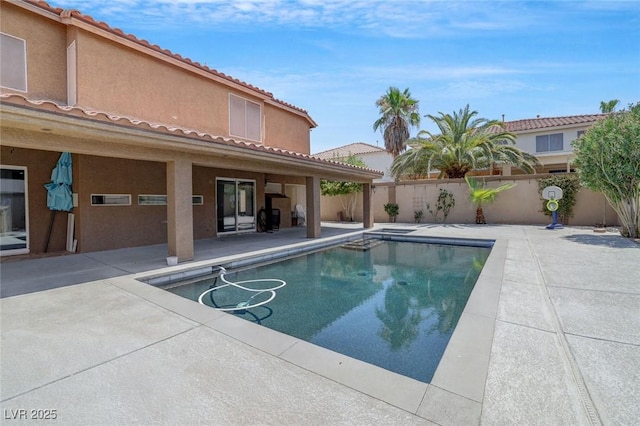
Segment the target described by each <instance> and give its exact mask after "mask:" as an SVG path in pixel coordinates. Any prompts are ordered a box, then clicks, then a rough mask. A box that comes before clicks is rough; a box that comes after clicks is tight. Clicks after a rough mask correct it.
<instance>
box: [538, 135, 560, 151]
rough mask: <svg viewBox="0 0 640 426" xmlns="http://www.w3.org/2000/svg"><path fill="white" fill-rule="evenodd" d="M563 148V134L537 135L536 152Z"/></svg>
mask: <svg viewBox="0 0 640 426" xmlns="http://www.w3.org/2000/svg"><path fill="white" fill-rule="evenodd" d="M562 150H563V134H562V133H554V134H552V135H539V136H536V152H550V151H562Z"/></svg>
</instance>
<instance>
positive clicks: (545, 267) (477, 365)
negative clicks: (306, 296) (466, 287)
mask: <svg viewBox="0 0 640 426" xmlns="http://www.w3.org/2000/svg"><path fill="white" fill-rule="evenodd" d="M377 227H378V228H390V227H396V228H406V229H414V231H413V234H416V235H426V236H433V237H458V238H477V239H495V240H496V247H495V248H494V250H493V251H492V257H493V260H491V258H490V261H491V262H492V263H490V262H489V261H488V262H487V265H486V267H485V269H484V270H483V272H482V275H481V277H480V280H479V282H478V285H476V289H474V294H472V299H470V301H469V303H468V305H467V309H466V310H465V312H464V313H463V317H461V320H460V323H459V326H458V327H457V328H456V332H455V333H454V336H453V337H452V340H451V342H450V344H449V346H448V348H447V353H445V357H444V358H443V362H441V365H440V366H439V368H438V370H437V371H436V375H435V376H434V380H433V381H432V383H431V384H429V385H427V384H424V383H420V382H417V381H414V380H411V379H407V378H404V377H402V376H398V375H395V374H393V373H389V372H386V371H385V370H382V369H379V368H377V367H372V366H369V365H368V364H364V363H361V362H357V361H355V360H352V359H350V358H347V357H344V356H341V355H338V354H335V353H333V352H330V351H327V350H324V349H321V348H317V347H315V346H313V345H310V344H308V343H305V342H301V341H298V340H296V339H293V338H289V337H288V336H282V335H280V334H278V333H274V332H271V331H270V330H267V329H264V328H262V327H259V326H256V325H254V324H251V323H248V322H246V321H243V320H240V319H238V318H235V317H233V316H231V315H227V314H221V313H219V312H217V311H213V310H211V309H208V308H206V307H203V306H200V305H198V304H196V303H194V302H191V301H188V300H186V299H182V298H180V297H178V296H175V295H172V294H170V293H168V292H164V291H162V290H160V289H157V288H155V287H152V286H149V285H146V284H143V283H141V282H139V281H136V280H135V277H141V276H145V275H149V274H155V273H156V271H157V270H158V269H163V270H165V271H168V270H173V271H178V270H181V269H183V268H186V267H197V266H198V265H203V264H210V263H212V260H213V259H217V260H215V261H214V262H213V263H215V262H217V261H220V259H222V258H225V259H229V258H231V257H233V256H236V255H242V254H244V253H247V252H254V251H258V252H259V253H261V254H264V253H269V252H271V251H273V250H276V249H278V248H279V247H281V246H285V245H292V244H293V245H295V246H297V247H299V246H300V245H306V244H313V243H315V242H316V241H314V240H307V239H306V238H304V229H302V228H300V229H286V230H282V231H280V232H278V233H273V234H251V235H242V236H238V237H229V238H223V239H216V240H204V241H198V242H196V259H195V261H194V262H188V263H184V264H181V265H178V266H177V267H171V268H169V267H167V266H166V261H165V258H166V246H162V245H161V246H151V247H143V248H134V249H125V250H115V251H109V252H100V253H87V254H77V255H68V256H59V257H49V258H43V259H33V260H22V261H3V263H2V264H1V266H0V268H1V269H0V274H1V275H0V279H1V285H2V289H1V290H2V295H3V299H1V300H0V310H1V312H0V315H1V320H2V323H1V326H0V327H1V332H2V347H1V348H0V349H1V358H0V399H1V401H0V408H1V413H0V414H1V415H2V423H3V424H4V423H5V422H6V423H7V424H11V423H14V422H15V423H26V422H25V421H24V420H18V418H20V417H23V416H24V417H26V419H32V415H36V416H37V415H42V416H44V415H46V414H49V415H51V412H50V411H49V412H48V413H47V412H46V410H56V411H55V416H56V417H57V419H56V422H57V423H59V424H83V425H86V424H301V423H305V424H374V423H375V424H443V425H445V424H451V425H454V424H456V425H457V424H478V423H481V424H599V423H603V424H634V423H637V421H638V419H639V418H640V406H639V405H638V404H637V401H638V398H640V245H639V244H637V243H635V242H633V241H630V240H628V239H624V238H622V237H620V236H619V235H618V234H616V233H611V232H609V233H605V234H596V233H594V232H593V231H592V230H591V229H586V228H585V229H580V228H571V227H569V228H565V229H557V230H553V231H550V230H546V229H544V227H542V226H537V227H536V226H517V225H502V226H468V225H413V224H394V225H390V224H380V225H378V226H377ZM360 230H361V229H360ZM322 231H323V236H331V237H332V238H340V237H341V236H344V235H347V234H348V233H350V232H353V231H357V229H356V227H354V226H352V225H338V224H323V229H322ZM52 287H58V288H52ZM479 287H482V291H478V292H476V290H477V289H478V288H479ZM25 290H26V291H27V292H29V291H33V292H31V293H28V294H21V295H15V296H12V295H14V294H18V293H20V292H24V291H25ZM9 296H11V297H9ZM21 410H26V411H21ZM31 410H35V411H33V412H32V411H31ZM37 410H40V411H37ZM14 418H15V419H16V420H11V419H14ZM31 421H32V422H34V423H35V422H38V421H39V420H36V419H33V420H31Z"/></svg>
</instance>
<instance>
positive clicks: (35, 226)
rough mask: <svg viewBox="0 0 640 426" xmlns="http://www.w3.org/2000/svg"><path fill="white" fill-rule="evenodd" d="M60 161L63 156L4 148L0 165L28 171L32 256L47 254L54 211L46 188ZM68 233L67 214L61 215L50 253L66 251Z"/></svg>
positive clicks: (56, 224) (54, 228) (55, 226)
mask: <svg viewBox="0 0 640 426" xmlns="http://www.w3.org/2000/svg"><path fill="white" fill-rule="evenodd" d="M59 157H60V153H59V152H58V153H56V152H49V151H34V150H30V149H21V148H13V147H9V146H6V145H3V146H0V159H1V160H0V161H1V163H2V164H3V165H7V166H22V167H25V166H26V167H27V180H28V185H29V186H28V187H27V192H28V206H27V208H28V214H29V221H28V226H29V243H30V249H31V252H32V253H43V252H44V249H45V245H46V242H47V233H48V229H49V221H50V219H51V211H50V210H49V209H48V208H47V191H46V189H45V188H44V186H43V185H44V184H45V183H48V182H50V181H51V170H52V169H53V168H54V167H55V165H56V162H57V161H58V158H59ZM74 159H75V158H74ZM75 176H76V173H74V177H75ZM66 229H67V218H66V214H59V215H57V217H56V221H55V223H54V227H53V230H52V234H51V240H50V242H49V251H50V252H56V251H64V249H65V244H66V232H67V231H66Z"/></svg>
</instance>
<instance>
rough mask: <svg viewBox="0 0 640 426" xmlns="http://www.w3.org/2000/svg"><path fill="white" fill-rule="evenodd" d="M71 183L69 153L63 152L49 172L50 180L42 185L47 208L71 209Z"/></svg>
mask: <svg viewBox="0 0 640 426" xmlns="http://www.w3.org/2000/svg"><path fill="white" fill-rule="evenodd" d="M72 183H73V170H72V167H71V154H70V153H68V152H63V153H62V154H61V155H60V158H59V159H58V163H57V164H56V167H54V169H53V171H52V172H51V182H49V183H47V184H45V185H44V187H45V188H46V189H47V207H49V210H54V211H65V212H70V211H71V210H72V209H73V196H72V195H71V184H72Z"/></svg>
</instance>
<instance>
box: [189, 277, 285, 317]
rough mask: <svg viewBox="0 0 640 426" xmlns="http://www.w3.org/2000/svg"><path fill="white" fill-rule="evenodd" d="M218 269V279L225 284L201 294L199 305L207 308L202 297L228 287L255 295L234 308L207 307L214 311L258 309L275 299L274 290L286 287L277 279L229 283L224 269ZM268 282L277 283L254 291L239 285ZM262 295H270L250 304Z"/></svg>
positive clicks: (283, 282)
mask: <svg viewBox="0 0 640 426" xmlns="http://www.w3.org/2000/svg"><path fill="white" fill-rule="evenodd" d="M218 268H220V275H219V277H220V279H221V280H222V281H223V282H224V283H225V284H223V285H219V286H216V287H212V288H210V289H208V290H205V291H204V292H202V294H201V295H200V297H198V303H200V304H202V305H205V306H209V305H207V304H205V303H204V302H203V299H204V297H205V296H206V295H207V294H210V293H213V292H214V291H217V290H220V289H221V288H225V287H229V286H233V287H237V288H239V289H242V290H245V291H249V292H251V293H255V294H253V296H251V297H250V298H249V299H248V300H246V301H244V302H240V303H238V304H237V305H236V306H233V307H228V308H217V307H215V306H209V307H210V308H212V309H216V310H218V311H229V312H232V311H242V310H245V309H251V308H255V307H258V306H262V305H265V304H267V303H269V302H271V301H272V300H273V299H274V298H275V297H276V290H278V289H279V288H282V287H284V286H285V285H287V283H286V282H285V281H283V280H279V279H277V278H264V279H259V280H244V281H238V282H235V283H234V282H231V281H229V280H227V279H226V278H225V274H226V273H227V270H226V269H224V268H223V267H222V266H218ZM268 282H273V283H277V285H275V286H274V287H270V288H263V289H255V288H250V287H245V286H244V285H241V284H249V283H268ZM263 293H271V296H269V297H268V298H267V299H266V300H263V301H262V302H258V303H251V300H252V299H253V298H254V297H256V296H259V295H261V294H263Z"/></svg>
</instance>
